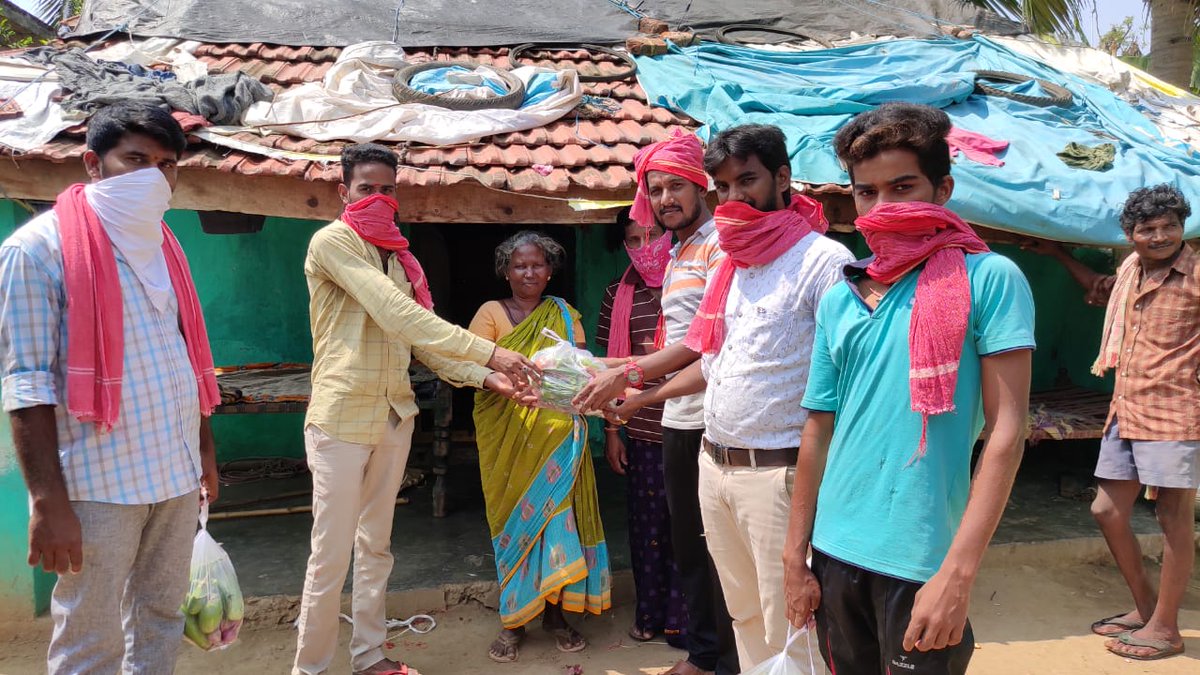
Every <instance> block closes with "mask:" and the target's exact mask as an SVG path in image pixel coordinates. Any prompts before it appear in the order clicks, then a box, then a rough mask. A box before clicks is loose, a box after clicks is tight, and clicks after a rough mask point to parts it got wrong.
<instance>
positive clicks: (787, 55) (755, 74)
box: [638, 37, 1200, 245]
mask: <svg viewBox="0 0 1200 675" xmlns="http://www.w3.org/2000/svg"><path fill="white" fill-rule="evenodd" d="M638 66H639V75H638V78H639V80H640V81H641V84H642V87H643V88H644V89H645V90H646V92H647V94H648V96H649V98H650V101H651V102H652V103H655V104H657V105H662V106H667V107H671V108H674V109H677V110H680V111H683V112H685V113H687V114H689V115H691V116H692V117H695V118H696V119H698V120H700V121H702V122H704V123H705V125H706V126H705V127H704V128H703V129H701V132H700V134H701V136H703V137H706V138H707V137H709V136H711V135H712V134H714V133H715V132H719V131H721V130H722V129H727V128H729V127H732V126H736V125H738V124H744V123H749V122H758V123H765V124H775V125H777V126H779V127H781V128H782V129H783V131H784V132H785V134H786V135H787V137H788V143H789V152H790V154H791V159H792V169H793V175H794V177H795V178H796V179H797V180H799V181H803V182H808V183H841V184H846V183H848V182H849V177H848V176H847V175H846V172H845V171H844V170H843V169H842V167H841V166H840V165H839V163H838V160H837V157H836V156H835V155H834V152H833V148H832V140H833V136H834V134H835V133H836V132H837V130H838V129H840V128H841V126H842V125H843V124H845V123H846V122H847V121H848V120H849V119H850V118H851V117H852V116H853V115H854V114H856V113H858V112H861V111H865V110H869V109H871V108H872V107H874V106H877V105H880V104H882V103H885V102H888V101H909V102H913V103H926V104H929V105H934V106H937V107H940V108H943V109H945V111H946V112H947V113H948V114H949V115H950V118H951V120H952V121H953V123H954V125H955V126H956V127H959V128H961V129H965V130H967V131H973V132H977V133H981V134H984V135H986V136H989V137H991V138H994V139H998V140H1004V141H1008V142H1009V143H1010V145H1009V148H1008V150H1007V151H1006V152H1005V153H1004V154H1003V155H1002V157H1001V158H1002V159H1003V160H1004V165H1003V166H988V165H985V164H980V163H976V162H973V161H970V160H967V159H964V158H962V157H960V158H959V159H957V160H956V164H955V166H954V169H953V175H954V177H955V181H956V187H955V190H954V197H953V199H952V200H951V203H950V206H951V207H952V208H954V209H955V210H956V211H958V212H959V213H960V214H961V215H962V216H963V217H964V218H966V219H968V220H970V221H972V222H975V223H978V224H980V225H986V226H990V227H994V228H997V229H1002V230H1007V231H1010V232H1016V233H1020V234H1027V235H1033V236H1038V237H1046V238H1050V239H1057V240H1060V241H1067V242H1074V243H1081V244H1095V245H1119V244H1122V243H1124V236H1123V235H1122V232H1121V229H1120V227H1119V225H1118V214H1119V212H1120V208H1121V206H1122V204H1123V202H1124V201H1125V198H1126V197H1127V196H1128V194H1129V193H1130V192H1132V191H1133V190H1135V189H1137V188H1140V187H1145V186H1149V185H1155V184H1158V183H1173V184H1175V185H1176V186H1178V187H1179V188H1180V189H1181V190H1183V192H1184V193H1185V194H1186V195H1187V196H1188V198H1189V199H1190V200H1191V202H1192V203H1193V204H1200V180H1197V179H1198V178H1200V157H1196V156H1194V155H1192V154H1190V152H1189V150H1188V149H1187V147H1186V146H1185V145H1183V144H1181V143H1179V142H1178V141H1175V140H1168V139H1165V138H1164V137H1163V135H1162V133H1161V132H1160V131H1159V130H1158V128H1157V127H1155V125H1154V124H1152V123H1151V122H1150V121H1149V120H1148V119H1147V118H1146V117H1144V116H1143V115H1142V114H1140V113H1139V112H1138V111H1137V110H1136V109H1135V108H1134V107H1132V106H1131V105H1129V104H1128V103H1126V102H1125V101H1123V100H1121V99H1120V98H1118V97H1117V96H1116V95H1115V94H1114V93H1113V92H1111V91H1109V90H1108V89H1106V88H1105V87H1103V86H1101V85H1099V84H1097V83H1093V82H1090V81H1086V80H1084V79H1082V78H1079V77H1076V76H1074V75H1068V74H1065V73H1061V72H1059V71H1057V70H1055V69H1053V68H1051V67H1049V66H1047V65H1045V64H1042V63H1040V62H1038V61H1035V60H1033V59H1031V58H1028V57H1026V56H1023V55H1020V54H1017V53H1015V52H1012V51H1009V50H1008V49H1005V48H1004V47H1002V46H1000V45H998V44H996V43H995V42H992V41H989V40H988V39H986V38H983V37H976V38H975V39H973V40H966V41H963V40H954V39H948V38H947V39H941V40H895V41H889V42H878V43H872V44H867V45H856V46H850V47H842V48H838V49H828V50H817V51H806V52H768V51H763V50H756V49H749V48H741V47H731V46H726V45H711V44H708V45H701V46H698V47H689V48H687V49H675V50H674V51H673V52H672V53H670V54H667V55H664V56H661V57H655V58H639V59H638ZM977 70H1000V71H1008V72H1012V73H1018V74H1024V75H1028V76H1033V77H1037V78H1040V79H1044V80H1046V81H1049V82H1052V83H1055V84H1059V85H1062V86H1064V87H1066V88H1067V89H1068V90H1070V92H1071V93H1072V95H1073V101H1072V103H1071V104H1070V105H1068V106H1048V107H1037V106H1033V105H1029V104H1027V103H1022V102H1018V101H1015V100H1010V99H1008V98H1002V97H995V96H980V95H976V94H974V93H973V90H974V85H973V77H974V76H973V71H977ZM1029 93H1037V92H1029ZM1072 142H1075V143H1081V144H1084V145H1088V146H1095V145H1098V144H1102V143H1113V144H1115V145H1116V146H1117V152H1116V158H1115V161H1114V166H1113V168H1112V169H1111V170H1109V171H1105V172H1103V173H1100V172H1096V171H1084V170H1079V169H1073V168H1071V167H1069V166H1067V165H1066V164H1064V163H1063V162H1062V160H1060V159H1059V158H1058V157H1056V156H1055V153H1057V152H1058V151H1060V150H1062V149H1063V148H1064V147H1065V146H1066V145H1067V144H1068V143H1072ZM1187 235H1188V236H1189V237H1196V236H1200V216H1197V217H1193V218H1192V220H1191V221H1190V222H1189V223H1188V224H1187Z"/></svg>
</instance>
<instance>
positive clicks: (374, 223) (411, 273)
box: [342, 194, 433, 309]
mask: <svg viewBox="0 0 1200 675" xmlns="http://www.w3.org/2000/svg"><path fill="white" fill-rule="evenodd" d="M399 211H400V204H399V203H397V202H396V200H395V199H392V198H391V197H389V196H387V195H381V194H373V195H371V196H370V197H363V198H362V199H360V200H358V201H356V202H354V203H353V204H348V205H347V206H346V209H345V210H344V211H342V222H343V223H345V224H347V225H349V226H350V229H352V230H354V231H355V232H356V233H358V236H360V237H362V238H363V240H364V241H366V242H367V243H368V244H374V245H375V246H378V247H380V248H383V249H386V250H388V251H392V252H393V253H395V254H396V259H397V260H398V261H400V266H401V267H403V268H404V276H406V277H408V283H410V284H412V288H413V299H414V300H416V301H417V304H419V305H421V306H422V307H424V308H425V309H433V295H432V294H431V293H430V292H429V280H428V279H426V278H425V270H423V269H421V263H419V262H417V257H416V256H415V255H413V254H412V253H409V251H408V239H406V238H405V237H404V235H402V234H400V228H398V227H396V213H397V212H399Z"/></svg>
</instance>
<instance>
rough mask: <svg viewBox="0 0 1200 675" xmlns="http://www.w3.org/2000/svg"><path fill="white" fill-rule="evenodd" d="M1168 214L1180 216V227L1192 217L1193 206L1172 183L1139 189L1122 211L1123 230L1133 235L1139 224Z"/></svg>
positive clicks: (1133, 193) (1130, 194) (1130, 195)
mask: <svg viewBox="0 0 1200 675" xmlns="http://www.w3.org/2000/svg"><path fill="white" fill-rule="evenodd" d="M1168 213H1174V214H1175V215H1176V216H1178V217H1179V224H1180V225H1183V224H1184V223H1186V222H1187V219H1188V216H1191V215H1192V205H1191V204H1189V203H1188V200H1187V197H1184V196H1183V193H1182V192H1180V191H1179V188H1177V187H1175V186H1174V185H1171V184H1170V183H1163V184H1161V185H1155V186H1154V187H1148V188H1139V189H1137V190H1134V191H1133V192H1131V193H1129V199H1126V200H1125V207H1124V208H1123V209H1122V210H1121V229H1122V230H1125V234H1133V228H1134V227H1137V224H1138V223H1142V222H1145V221H1147V220H1150V219H1152V218H1157V217H1159V216H1163V215H1166V214H1168Z"/></svg>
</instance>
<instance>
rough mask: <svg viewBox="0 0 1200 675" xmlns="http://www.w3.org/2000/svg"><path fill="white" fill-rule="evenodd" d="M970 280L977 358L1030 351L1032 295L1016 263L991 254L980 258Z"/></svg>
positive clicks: (1033, 342)
mask: <svg viewBox="0 0 1200 675" xmlns="http://www.w3.org/2000/svg"><path fill="white" fill-rule="evenodd" d="M970 277H971V296H972V297H971V305H972V308H973V311H972V315H973V316H972V319H973V322H972V325H973V327H974V335H975V349H976V351H977V352H978V353H979V355H980V356H987V355H989V354H997V353H999V352H1003V351H1008V350H1012V349H1032V348H1033V347H1034V346H1035V341H1034V336H1033V322H1034V306H1033V291H1032V290H1031V289H1030V288H1029V281H1028V280H1026V279H1025V275H1024V274H1023V273H1022V272H1021V270H1020V268H1018V267H1017V265H1016V263H1014V262H1013V261H1011V260H1009V259H1008V258H1005V257H1004V256H1002V255H997V254H995V253H993V254H987V255H983V256H981V257H980V258H979V260H978V263H977V264H976V266H975V269H974V271H973V273H972V274H971V275H970Z"/></svg>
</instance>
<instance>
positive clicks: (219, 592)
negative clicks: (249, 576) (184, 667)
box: [179, 502, 245, 651]
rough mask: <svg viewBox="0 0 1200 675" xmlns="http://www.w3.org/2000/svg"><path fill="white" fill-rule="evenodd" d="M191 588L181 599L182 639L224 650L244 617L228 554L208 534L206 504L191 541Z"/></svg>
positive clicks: (200, 646) (197, 644)
mask: <svg viewBox="0 0 1200 675" xmlns="http://www.w3.org/2000/svg"><path fill="white" fill-rule="evenodd" d="M191 569H192V571H191V586H190V588H189V589H188V593H187V596H186V597H184V599H183V605H182V606H180V608H179V609H180V611H182V612H183V618H184V623H183V640H184V642H188V643H190V644H192V645H195V646H196V647H199V648H200V649H203V650H205V651H210V650H213V649H225V648H226V647H228V646H229V645H231V644H233V643H234V642H235V641H236V640H237V636H238V632H239V631H240V630H241V628H242V619H243V617H244V615H245V602H244V601H243V599H242V589H241V587H240V586H238V580H237V573H235V572H234V571H233V562H232V561H230V560H229V554H228V553H226V552H225V549H223V548H221V545H220V544H218V543H217V540H216V539H213V538H212V535H210V534H209V533H208V504H207V502H206V503H205V504H204V506H202V507H201V508H200V531H198V532H196V538H195V539H193V540H192V568H191Z"/></svg>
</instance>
